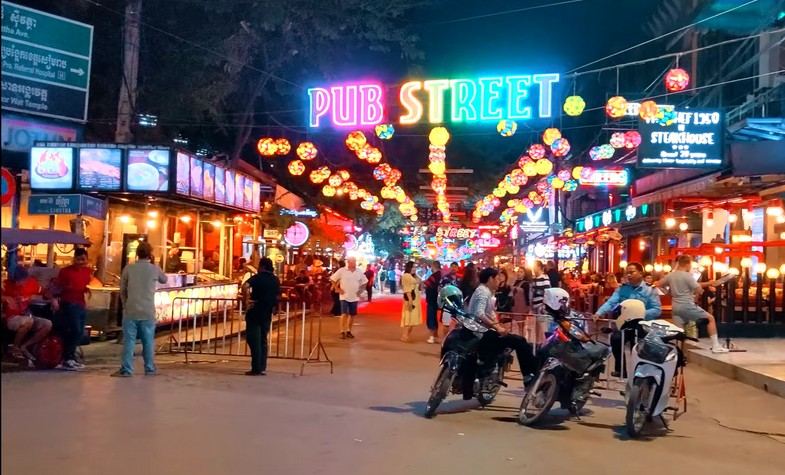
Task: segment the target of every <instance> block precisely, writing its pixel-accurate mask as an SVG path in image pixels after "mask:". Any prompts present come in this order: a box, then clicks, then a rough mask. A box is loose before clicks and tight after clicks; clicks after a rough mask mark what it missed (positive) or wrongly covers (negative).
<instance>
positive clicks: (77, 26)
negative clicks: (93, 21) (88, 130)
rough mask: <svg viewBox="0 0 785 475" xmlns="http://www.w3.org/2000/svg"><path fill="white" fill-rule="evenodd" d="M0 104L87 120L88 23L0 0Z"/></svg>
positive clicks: (90, 49) (90, 41)
mask: <svg viewBox="0 0 785 475" xmlns="http://www.w3.org/2000/svg"><path fill="white" fill-rule="evenodd" d="M2 9H3V11H2V16H3V22H2V24H3V35H2V40H3V44H2V61H3V80H2V106H3V109H8V110H13V111H17V112H25V113H28V114H36V115H42V116H46V117H54V118H57V119H67V120H75V121H79V122H85V121H86V120H87V101H88V96H89V89H90V58H91V56H92V52H93V27H92V26H91V25H87V24H84V23H80V22H77V21H74V20H70V19H68V18H63V17H60V16H56V15H52V14H50V13H46V12H42V11H40V10H35V9H32V8H28V7H24V6H22V5H17V4H15V3H11V2H6V1H3V2H2Z"/></svg>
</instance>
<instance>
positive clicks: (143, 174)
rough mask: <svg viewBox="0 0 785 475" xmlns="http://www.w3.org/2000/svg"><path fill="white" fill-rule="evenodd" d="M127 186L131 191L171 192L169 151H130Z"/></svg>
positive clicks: (126, 178)
mask: <svg viewBox="0 0 785 475" xmlns="http://www.w3.org/2000/svg"><path fill="white" fill-rule="evenodd" d="M125 184H126V188H127V189H128V190H129V191H169V150H129V151H128V166H127V167H126V177H125Z"/></svg>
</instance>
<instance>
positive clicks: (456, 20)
mask: <svg viewBox="0 0 785 475" xmlns="http://www.w3.org/2000/svg"><path fill="white" fill-rule="evenodd" d="M584 1H586V0H565V1H563V2H554V3H545V4H542V5H534V6H531V7H524V8H515V9H513V10H504V11H500V12H494V13H485V14H482V15H472V16H468V17H463V18H454V19H452V20H443V21H434V22H429V23H426V25H446V24H449V23H462V22H465V21H472V20H480V19H483V18H491V17H495V16H501V15H509V14H511V13H521V12H527V11H530V10H539V9H541V8H550V7H558V6H560V5H568V4H570V3H581V2H584Z"/></svg>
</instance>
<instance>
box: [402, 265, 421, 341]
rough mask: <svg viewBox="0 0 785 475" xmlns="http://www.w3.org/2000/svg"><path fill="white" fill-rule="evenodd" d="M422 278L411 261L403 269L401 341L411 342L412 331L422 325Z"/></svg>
mask: <svg viewBox="0 0 785 475" xmlns="http://www.w3.org/2000/svg"><path fill="white" fill-rule="evenodd" d="M420 285H421V281H420V278H419V277H417V274H415V271H414V262H412V261H409V262H407V263H406V266H405V267H404V269H403V275H402V276H401V290H402V291H403V308H402V309H401V328H402V329H403V332H402V333H401V341H402V342H404V343H408V342H409V341H411V336H412V330H413V329H414V327H416V326H417V325H420V324H422V305H421V303H420Z"/></svg>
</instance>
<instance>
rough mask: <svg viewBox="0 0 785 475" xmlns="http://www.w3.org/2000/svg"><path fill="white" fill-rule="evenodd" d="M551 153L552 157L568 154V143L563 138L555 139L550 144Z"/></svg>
mask: <svg viewBox="0 0 785 475" xmlns="http://www.w3.org/2000/svg"><path fill="white" fill-rule="evenodd" d="M551 151H552V152H553V156H554V157H558V158H561V157H564V156H566V155H567V154H568V153H570V142H569V141H568V140H567V139H565V138H563V137H562V138H560V139H556V140H554V141H553V143H552V144H551Z"/></svg>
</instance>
